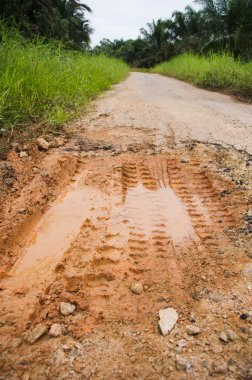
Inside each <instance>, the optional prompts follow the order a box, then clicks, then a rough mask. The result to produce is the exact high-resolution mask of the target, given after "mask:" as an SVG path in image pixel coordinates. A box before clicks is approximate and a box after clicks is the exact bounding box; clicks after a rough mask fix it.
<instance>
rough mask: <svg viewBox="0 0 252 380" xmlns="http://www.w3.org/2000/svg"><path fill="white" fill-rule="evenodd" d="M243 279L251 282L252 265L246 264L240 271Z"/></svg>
mask: <svg viewBox="0 0 252 380" xmlns="http://www.w3.org/2000/svg"><path fill="white" fill-rule="evenodd" d="M242 274H243V276H244V277H246V278H247V279H249V280H252V263H247V264H246V265H245V267H244V269H243V271H242Z"/></svg>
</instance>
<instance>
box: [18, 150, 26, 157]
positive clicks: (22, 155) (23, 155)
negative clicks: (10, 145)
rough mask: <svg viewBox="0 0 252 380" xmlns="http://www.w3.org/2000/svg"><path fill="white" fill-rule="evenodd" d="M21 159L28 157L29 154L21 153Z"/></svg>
mask: <svg viewBox="0 0 252 380" xmlns="http://www.w3.org/2000/svg"><path fill="white" fill-rule="evenodd" d="M19 157H20V158H24V157H28V154H27V153H26V152H23V151H22V152H20V153H19Z"/></svg>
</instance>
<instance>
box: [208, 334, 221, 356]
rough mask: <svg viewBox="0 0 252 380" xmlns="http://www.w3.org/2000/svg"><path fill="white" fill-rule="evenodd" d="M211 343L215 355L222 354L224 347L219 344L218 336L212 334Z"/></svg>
mask: <svg viewBox="0 0 252 380" xmlns="http://www.w3.org/2000/svg"><path fill="white" fill-rule="evenodd" d="M209 343H210V346H211V349H212V351H213V353H214V354H220V353H221V352H222V346H221V344H220V343H219V339H218V336H217V335H215V334H212V335H211V336H210V338H209Z"/></svg>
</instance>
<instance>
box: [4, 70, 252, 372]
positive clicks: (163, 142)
mask: <svg viewBox="0 0 252 380" xmlns="http://www.w3.org/2000/svg"><path fill="white" fill-rule="evenodd" d="M155 77H156V76H155ZM126 83H127V82H126ZM117 91H118V90H117ZM200 91H201V90H200ZM124 92H125V89H124V91H123V92H121V93H120V91H119V93H117V92H116V94H115V96H116V97H119V100H120V102H121V101H122V99H121V98H120V97H123V96H124ZM127 98H128V96H127ZM111 99H112V100H111ZM136 99H138V98H136ZM136 99H132V100H131V103H130V107H128V112H127V108H126V109H125V108H123V107H122V109H123V111H120V112H121V113H120V112H119V111H118V112H119V113H116V112H115V111H114V112H112V110H111V108H110V107H111V103H113V106H114V105H115V103H116V102H115V100H113V98H111V96H107V100H106V99H105V100H104V99H102V100H101V101H100V106H99V105H98V109H97V110H96V111H95V112H94V113H93V114H91V116H89V115H88V116H87V118H86V119H83V121H82V122H81V123H82V125H80V124H79V125H78V130H77V129H76V135H75V136H74V137H73V138H72V139H71V140H70V141H69V142H68V143H67V144H66V145H65V146H63V147H61V148H58V149H56V150H55V152H53V153H51V164H50V167H52V166H53V165H54V166H55V167H56V168H58V169H57V171H55V173H57V175H56V174H55V178H54V179H53V181H52V177H51V174H49V171H48V172H47V171H46V170H47V169H46V168H44V169H43V171H42V172H41V173H40V172H39V173H37V174H35V175H34V177H33V178H31V179H30V180H29V181H27V184H24V187H23V189H22V193H21V194H19V193H18V192H17V196H16V198H15V201H12V203H11V202H9V203H8V202H7V201H6V205H5V215H7V216H9V223H6V229H5V230H4V229H2V231H3V232H5V235H6V238H5V248H4V249H5V250H3V252H4V257H5V261H4V262H3V265H2V268H1V270H2V272H1V283H0V289H1V290H0V297H1V310H0V331H1V336H2V339H1V345H0V352H1V359H0V367H1V375H0V378H1V379H7V378H10V376H11V378H12V379H13V380H15V379H31V380H32V379H34V380H35V379H36V380H37V379H40V380H41V379H43V380H44V379H52V380H54V379H56V378H60V379H68V380H69V379H89V378H93V379H109V378H115V379H132V378H138V379H198V378H206V379H207V378H210V377H212V376H214V377H215V378H220V379H249V376H250V373H251V366H250V358H251V337H252V334H251V323H252V319H251V318H252V315H251V313H250V309H251V304H250V301H251V283H250V277H249V276H250V275H249V271H248V276H247V275H246V276H247V277H246V276H244V275H243V272H244V268H245V267H246V266H248V265H249V248H248V247H249V241H250V240H249V234H250V227H249V223H248V221H249V216H248V217H247V219H246V218H245V219H244V215H249V214H246V213H247V211H248V204H249V201H250V197H251V193H250V187H249V186H250V185H249V172H250V167H249V165H250V161H249V158H248V156H247V155H246V154H242V153H238V152H236V151H229V150H227V149H223V148H221V147H219V148H218V147H208V146H205V145H204V144H196V143H194V142H192V141H187V142H186V143H183V144H182V143H180V144H177V143H176V137H175V135H176V131H175V133H174V131H173V129H172V128H171V127H170V126H168V124H165V122H164V120H163V118H164V115H161V116H160V119H158V118H157V122H156V126H155V127H153V128H151V125H147V126H146V125H145V126H144V127H143V128H140V126H139V125H140V123H141V120H140V119H137V120H136V123H135V124H136V125H135V127H134V126H131V125H121V126H118V125H117V121H116V120H115V119H118V120H119V119H120V120H122V117H123V115H127V116H126V118H125V120H129V119H127V118H137V115H140V116H141V115H142V113H141V112H140V111H139V110H138V111H137V112H138V113H137V114H136V113H135V112H133V111H132V112H131V113H129V112H130V108H131V107H132V109H134V107H135V104H134V100H135V103H136ZM106 102H107V103H106ZM127 102H128V100H127ZM99 107H100V108H99ZM104 108H105V110H106V111H107V110H109V111H108V113H104V112H101V110H103V109H104ZM128 113H129V114H130V116H129V115H128ZM143 116H144V117H147V116H146V114H144V115H143ZM151 117H152V116H151V115H150V118H149V122H150V121H151ZM155 117H156V113H155ZM164 119H165V118H164ZM130 123H132V120H130ZM150 124H151V123H150ZM80 127H81V128H83V130H82V131H80ZM173 128H174V127H173ZM239 144H240V142H239ZM59 160H60V162H61V164H60V165H61V166H62V167H61V168H59V167H58V166H57V165H58V163H59ZM53 163H54V164H53ZM68 163H69V164H68ZM19 165H22V163H19ZM227 169H228V170H227ZM23 170H25V169H24V168H23ZM48 170H49V169H48ZM237 173H239V175H240V179H239V181H238V182H237V179H236V175H237ZM48 178H49V179H48ZM28 182H29V183H28ZM61 183H62V184H61ZM48 184H49V185H48ZM60 184H61V185H60ZM41 189H43V191H41ZM58 192H59V194H57V193H58ZM24 194H25V197H24ZM35 194H36V197H35ZM11 197H13V195H11ZM46 197H47V198H48V203H45V202H44V201H42V200H44V199H45V198H46ZM50 198H52V201H51V200H50ZM53 198H55V199H54V200H53ZM10 199H12V198H10ZM20 199H22V200H23V209H24V210H27V211H25V212H24V211H23V209H22V213H20V211H19V210H20ZM24 200H25V202H24ZM29 220H30V222H29ZM18 231H22V234H20V235H19V233H18ZM13 239H14V240H13ZM8 260H9V262H8ZM246 268H247V267H246ZM134 284H141V291H140V294H135V292H134V291H132V290H133V285H134ZM61 302H67V303H71V304H72V305H74V306H75V310H74V312H73V313H72V314H71V313H70V314H69V315H68V316H64V315H62V313H61V312H60V304H61ZM167 307H172V308H174V309H176V311H177V313H178V315H179V320H178V322H177V324H176V326H175V328H174V329H173V330H172V332H171V333H170V334H169V336H168V337H165V338H163V337H162V336H161V334H160V332H159V330H158V312H159V310H162V309H165V308H167ZM55 323H57V324H58V325H60V328H61V333H60V334H59V336H58V337H55V336H54V337H52V336H51V335H50V334H48V331H49V330H50V328H51V326H52V325H54V324H55ZM188 325H190V326H191V325H192V326H194V327H197V328H199V333H197V334H195V335H194V334H191V333H188ZM38 326H39V328H40V329H42V330H41V331H43V333H41V336H39V337H38V338H37V339H36V340H35V342H34V343H33V344H30V343H29V341H30V340H31V339H30V337H31V334H32V333H33V332H34V329H36V328H37V327H38ZM41 326H42V327H41ZM192 326H191V328H192ZM230 330H231V332H232V333H230ZM228 331H229V333H228ZM223 333H224V335H223ZM225 334H228V336H231V339H229V338H228V337H227V339H226V340H225ZM1 376H2V377H1Z"/></svg>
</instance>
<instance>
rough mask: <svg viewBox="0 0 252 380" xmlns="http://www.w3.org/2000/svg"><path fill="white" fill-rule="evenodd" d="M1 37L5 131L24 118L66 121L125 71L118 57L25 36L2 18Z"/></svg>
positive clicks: (0, 112) (0, 102)
mask: <svg viewBox="0 0 252 380" xmlns="http://www.w3.org/2000/svg"><path fill="white" fill-rule="evenodd" d="M0 41H1V43H0V126H1V129H5V130H6V131H7V132H8V130H9V129H10V128H12V129H13V127H15V126H20V125H23V124H24V123H27V122H37V121H44V122H46V124H47V125H48V124H49V125H53V126H54V125H58V124H61V123H64V122H66V121H69V120H71V119H72V118H73V117H74V116H76V114H77V113H78V111H79V110H80V108H81V107H83V106H84V105H85V104H86V103H87V102H88V101H89V100H90V99H91V98H93V97H94V96H96V95H97V94H99V93H100V92H101V91H103V90H105V89H108V88H109V87H110V86H111V85H112V84H114V83H116V82H118V81H120V80H122V79H123V78H124V77H125V76H126V75H127V73H128V66H127V65H126V64H125V63H123V62H121V61H119V60H116V59H113V58H107V57H104V56H92V55H89V54H84V53H81V52H74V51H66V50H64V49H63V48H62V47H60V46H57V45H54V44H45V43H44V42H43V40H41V39H35V40H33V41H29V40H26V39H24V38H22V36H20V34H19V33H18V32H17V31H16V30H15V29H10V28H7V26H6V24H5V23H4V22H2V21H0Z"/></svg>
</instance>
